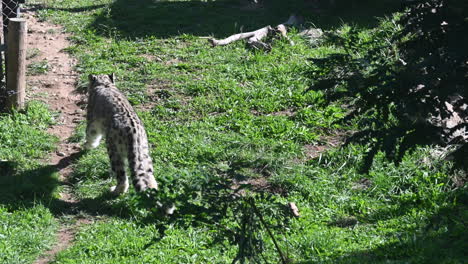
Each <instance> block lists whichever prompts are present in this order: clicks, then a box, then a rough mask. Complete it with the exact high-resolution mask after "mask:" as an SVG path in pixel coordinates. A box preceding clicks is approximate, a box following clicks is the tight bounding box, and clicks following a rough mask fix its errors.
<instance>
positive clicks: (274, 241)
mask: <svg viewBox="0 0 468 264" xmlns="http://www.w3.org/2000/svg"><path fill="white" fill-rule="evenodd" d="M247 201H248V202H249V203H250V205H251V206H252V208H253V209H254V212H255V214H256V215H257V216H258V218H259V219H260V222H261V223H262V225H263V227H265V229H266V231H267V232H268V235H269V236H270V237H271V239H272V240H273V244H275V247H276V250H277V251H278V254H279V255H280V258H281V262H282V263H283V264H287V263H288V262H287V261H286V258H285V257H284V254H283V251H281V248H280V247H279V245H278V243H277V242H276V239H275V237H274V236H273V233H272V232H271V230H270V229H269V228H268V226H267V224H266V222H265V220H263V216H262V214H261V213H260V211H259V210H258V208H257V206H256V205H255V202H254V201H253V199H248V200H247Z"/></svg>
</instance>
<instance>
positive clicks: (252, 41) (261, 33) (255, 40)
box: [208, 15, 302, 50]
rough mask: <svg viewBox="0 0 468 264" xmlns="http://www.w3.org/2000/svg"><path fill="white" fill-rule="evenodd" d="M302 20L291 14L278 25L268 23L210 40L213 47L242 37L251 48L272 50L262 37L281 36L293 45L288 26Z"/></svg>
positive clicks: (295, 24) (297, 23)
mask: <svg viewBox="0 0 468 264" xmlns="http://www.w3.org/2000/svg"><path fill="white" fill-rule="evenodd" d="M301 21H302V18H300V17H297V16H296V15H291V16H290V17H289V19H288V20H287V21H286V22H284V23H281V24H279V25H277V26H276V27H271V26H269V25H268V26H266V27H263V28H260V29H257V30H255V31H251V32H245V33H238V34H234V35H232V36H229V37H227V38H225V39H219V40H218V39H215V38H209V39H208V42H209V43H210V44H211V46H212V47H216V46H224V45H228V44H230V43H232V42H235V41H238V40H241V39H247V45H248V46H249V47H251V48H255V49H263V50H271V45H270V44H268V43H266V42H263V41H262V39H264V38H266V37H272V36H279V37H282V38H286V39H287V40H288V41H289V43H290V44H291V45H294V42H293V41H292V40H290V39H289V38H288V36H287V35H286V34H287V31H288V27H292V26H297V25H299V24H300V23H301Z"/></svg>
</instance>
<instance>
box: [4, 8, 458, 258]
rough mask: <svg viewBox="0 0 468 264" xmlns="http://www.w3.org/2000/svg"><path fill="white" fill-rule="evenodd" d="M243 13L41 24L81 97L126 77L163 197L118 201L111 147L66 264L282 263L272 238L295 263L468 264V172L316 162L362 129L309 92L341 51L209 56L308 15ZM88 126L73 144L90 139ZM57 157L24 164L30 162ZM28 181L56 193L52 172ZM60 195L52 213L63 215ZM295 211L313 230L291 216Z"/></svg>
mask: <svg viewBox="0 0 468 264" xmlns="http://www.w3.org/2000/svg"><path fill="white" fill-rule="evenodd" d="M239 3H240V2H239V1H208V2H203V1H157V2H153V1H137V2H131V1H120V0H117V1H109V0H101V1H88V0H80V1H69V0H64V1H49V2H48V8H46V9H41V11H40V14H41V16H42V18H43V19H47V20H51V21H54V22H56V23H60V24H63V25H64V26H65V28H66V30H67V31H69V32H73V35H72V36H71V40H72V43H73V45H72V46H71V47H70V48H68V52H70V53H71V54H73V56H75V57H77V58H78V59H79V64H78V66H77V70H78V71H79V72H80V74H81V81H80V84H79V88H80V89H81V88H84V87H85V86H86V76H87V74H89V73H110V72H114V73H116V75H117V86H118V87H119V89H121V90H122V91H123V92H124V93H125V94H126V95H127V96H128V98H129V100H130V101H131V103H132V104H134V105H135V107H136V108H137V109H139V111H138V114H139V116H140V117H141V119H142V120H143V122H144V124H145V127H146V130H147V132H148V137H149V141H150V144H151V146H152V148H151V155H152V158H153V162H154V167H155V176H156V178H157V180H158V182H160V185H161V190H160V191H159V192H158V193H157V194H155V196H152V197H150V198H147V197H145V196H144V195H143V196H142V195H137V194H135V192H134V191H133V189H131V190H130V193H129V194H128V195H126V196H121V197H118V198H115V199H113V198H112V197H110V196H109V193H108V188H109V187H110V186H111V185H112V183H113V181H114V179H112V178H110V176H109V175H108V170H109V161H108V158H107V155H106V152H105V147H104V146H101V147H100V148H98V149H97V150H93V151H89V152H87V153H85V154H84V155H83V156H81V157H80V158H79V159H78V160H77V162H76V164H75V165H74V174H73V175H72V179H71V182H72V183H73V187H74V188H73V189H72V191H73V193H74V194H75V195H76V197H78V198H80V199H81V203H80V205H79V209H80V210H81V211H82V213H84V214H91V215H98V216H100V217H101V219H102V220H101V221H98V222H96V223H93V224H90V225H84V226H83V227H82V228H81V229H80V231H79V232H78V235H77V237H76V241H75V243H74V244H73V245H72V246H71V247H70V248H69V249H67V250H65V251H63V252H61V253H60V254H59V255H58V257H57V260H56V262H55V263H111V262H112V263H231V262H232V261H233V260H234V259H237V260H243V259H244V260H245V259H247V260H250V261H251V262H254V261H257V262H262V263H263V262H266V263H278V262H279V256H278V252H277V250H276V249H275V246H274V243H273V240H272V238H271V237H270V235H269V234H268V232H267V228H268V229H269V230H271V231H272V232H273V234H274V237H275V239H276V240H277V242H278V244H279V246H280V248H281V249H282V251H283V252H284V254H286V255H287V257H288V258H290V259H292V260H294V261H295V262H297V263H389V262H390V263H463V262H464V259H465V258H464V255H463V252H464V249H465V248H466V245H467V240H466V237H467V236H466V228H465V220H464V219H466V216H467V215H466V212H467V210H466V209H467V197H466V186H464V185H462V186H458V187H455V185H456V184H455V182H457V180H456V179H457V177H458V178H460V177H461V179H463V177H464V176H463V173H462V172H458V171H457V170H456V169H455V168H454V167H453V166H452V164H451V163H450V162H447V161H444V160H441V159H440V158H439V157H437V156H436V155H434V153H435V151H434V149H435V147H428V148H419V149H417V150H415V151H413V152H408V153H407V154H406V156H405V157H404V159H403V161H402V162H401V164H399V165H398V166H397V165H395V164H394V163H392V162H389V161H388V160H387V159H386V158H385V155H384V154H383V153H378V154H377V156H376V158H375V160H374V162H373V164H371V168H370V170H369V172H368V173H366V174H363V173H361V170H360V166H361V165H362V163H363V159H364V153H365V152H366V150H367V147H368V146H367V145H356V144H354V145H347V146H346V147H343V148H339V149H338V148H337V149H331V150H330V151H329V152H328V153H325V154H322V155H320V156H319V157H318V158H315V159H309V158H307V153H306V152H307V149H308V147H309V148H310V146H314V145H319V144H323V143H324V141H326V139H327V138H330V137H333V136H334V135H335V134H337V133H340V134H341V133H342V132H343V131H349V130H353V129H354V128H355V125H354V124H352V123H336V122H335V121H337V120H339V119H340V118H341V117H343V115H344V114H345V113H346V112H347V111H348V109H346V108H345V107H343V106H342V105H341V103H340V102H335V103H332V104H327V103H326V102H327V101H326V100H325V99H326V98H324V94H323V93H322V92H319V91H309V90H308V88H309V86H310V85H311V83H312V81H313V80H310V79H309V78H308V75H307V73H308V72H309V71H310V68H311V66H310V65H309V63H308V62H307V60H306V59H307V58H311V57H315V58H321V57H324V56H326V55H327V54H332V53H334V52H340V51H341V50H340V49H338V48H337V47H335V46H333V45H331V44H327V45H323V44H322V45H318V46H311V45H310V44H309V43H308V42H307V40H305V39H303V38H302V37H300V36H299V35H298V32H296V31H293V32H292V33H291V34H290V36H291V38H292V40H293V41H294V42H295V43H296V45H294V46H291V45H289V43H288V42H286V41H282V40H278V41H275V42H274V43H273V49H272V51H271V52H270V53H264V52H258V51H252V50H249V49H247V48H246V47H245V45H244V44H242V43H241V42H239V43H233V44H231V45H229V46H225V47H216V48H211V47H210V46H209V45H208V43H207V41H206V39H201V38H198V37H199V36H208V35H213V36H215V37H225V36H228V35H230V34H233V33H237V32H239V31H240V30H241V27H242V28H243V30H244V31H248V30H250V29H256V28H258V27H260V26H264V25H265V24H275V23H279V22H280V21H283V19H286V18H287V16H289V13H290V11H291V10H295V9H296V8H297V6H295V5H296V4H297V3H296V2H295V1H292V2H291V3H289V4H284V1H281V3H280V1H271V3H268V4H265V7H264V8H262V9H258V10H248V9H247V10H246V9H245V6H244V5H242V4H239ZM280 6H281V8H279V7H280ZM301 10H303V9H301ZM304 10H305V9H304ZM304 13H307V12H305V11H304ZM379 14H380V13H379ZM376 15H377V14H376ZM356 16H357V15H356ZM350 17H352V16H351V15H349V14H348V16H343V20H345V21H346V22H349V23H355V25H354V26H356V27H360V28H365V27H368V26H369V24H372V23H373V22H372V21H364V22H363V21H358V19H357V18H355V20H353V19H351V18H350ZM306 19H308V21H310V22H313V23H314V24H316V25H318V26H320V27H323V28H324V29H331V28H337V27H338V26H337V25H338V24H339V23H338V22H339V18H336V17H334V16H332V15H330V14H320V15H317V16H316V17H315V16H314V20H311V17H307V16H306ZM348 19H349V20H348ZM361 19H362V17H361ZM239 21H242V24H241V22H239ZM343 28H344V29H343ZM343 28H342V31H343V32H345V31H346V28H348V29H349V27H346V26H344V27H343ZM366 34H372V31H365V32H364V33H363V35H362V38H363V39H366V38H367V37H368V36H367V35H366ZM357 56H358V55H357ZM28 113H29V111H28ZM22 118H26V117H22ZM26 119H27V118H26ZM5 120H7V119H5ZM34 120H35V119H34ZM5 122H11V125H9V126H5V127H8V129H13V128H12V127H15V126H14V125H13V124H15V123H14V121H13V120H12V121H5ZM27 122H30V121H27ZM27 122H26V124H27V125H29V124H30V123H27ZM0 124H1V123H0ZM1 127H2V126H1V125H0V128H1ZM84 127H85V126H80V127H79V129H78V131H77V132H76V133H75V135H74V136H73V138H72V139H71V140H72V141H73V142H80V141H83V140H84V139H83V137H84V133H83V130H84ZM5 129H7V128H5ZM23 129H26V128H23ZM21 131H23V130H21ZM15 133H16V134H18V133H19V132H18V131H16V130H15V131H5V134H3V133H2V134H0V137H3V136H4V135H6V137H12V136H11V135H14V134H15ZM21 133H25V132H21ZM28 133H30V132H28ZM31 133H32V132H31ZM9 135H10V136H9ZM28 136H29V135H28V134H25V135H24V137H25V138H28ZM44 137H46V136H44ZM10 141H11V138H10ZM1 142H3V141H1ZM6 142H8V141H6ZM12 142H13V141H12ZM0 144H2V143H0ZM15 144H16V143H15ZM15 144H14V143H8V145H6V147H7V148H8V149H10V148H15V146H17V145H18V144H16V145H15ZM27 144H32V143H31V142H29V141H27V143H26V145H27ZM22 146H23V145H19V147H18V148H19V149H20V150H21V147H22ZM40 146H42V145H40ZM47 146H49V145H47ZM30 149H35V151H39V152H38V153H35V152H33V153H28V150H30ZM51 149H52V148H51V147H50V146H49V147H47V148H44V149H43V150H41V147H37V146H35V147H34V148H26V149H24V150H22V151H21V152H18V153H17V154H15V153H16V152H13V154H10V155H13V156H14V157H20V156H21V155H23V156H24V158H23V159H25V160H29V159H34V158H36V157H39V156H41V155H43V153H44V151H50V150H51ZM0 153H2V152H1V150H0ZM5 153H8V152H6V151H5ZM2 155H7V154H2ZM15 155H16V156H15ZM13 156H12V157H13ZM12 157H8V160H10V159H12ZM39 169H40V168H39ZM42 169H45V170H46V169H47V168H42ZM37 172H39V174H37ZM15 173H16V172H15ZM26 175H47V177H51V179H49V183H54V180H53V178H54V177H53V175H51V174H50V173H42V171H41V170H36V174H31V173H28V171H26ZM39 178H40V177H39ZM45 180H47V178H45ZM249 183H255V184H253V185H252V184H250V185H249ZM55 184H56V182H55ZM46 186H47V185H46ZM54 186H55V185H54V184H51V186H50V188H47V189H48V193H49V195H48V196H46V197H47V198H48V199H49V200H50V201H52V202H51V203H50V205H48V208H49V209H50V210H52V211H53V212H54V213H60V212H63V211H61V210H60V208H59V209H57V207H56V206H57V205H56V202H57V201H56V199H55V198H54V197H55V196H54V192H55V191H56V190H55V189H54ZM236 186H237V187H238V188H239V189H238V192H237V193H236V192H235V190H234V189H235V188H236ZM44 192H45V191H44V190H42V192H41V193H44ZM11 193H13V194H14V195H20V194H18V192H11ZM19 193H21V192H19ZM155 199H156V200H160V201H163V202H165V203H175V204H176V206H177V208H178V210H177V211H176V213H175V215H173V216H170V217H168V216H163V215H162V214H161V212H160V211H161V210H160V209H159V208H158V207H157V206H156V205H155V201H154V200H155ZM30 201H32V200H31V199H30ZM252 201H253V204H254V205H253V204H252ZM288 202H294V203H296V204H297V206H298V207H299V210H300V214H301V216H300V217H299V218H293V217H291V216H290V215H289V212H288V211H287V209H286V204H287V203H288ZM33 208H34V207H33ZM17 210H20V209H17ZM258 213H260V214H261V215H262V216H263V218H264V220H265V222H266V225H267V227H265V225H264V224H263V223H262V222H261V221H260V218H259V216H258Z"/></svg>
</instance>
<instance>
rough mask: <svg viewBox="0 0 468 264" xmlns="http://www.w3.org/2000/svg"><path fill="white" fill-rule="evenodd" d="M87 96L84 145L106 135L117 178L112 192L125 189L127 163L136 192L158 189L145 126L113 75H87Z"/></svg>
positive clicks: (96, 144)
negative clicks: (118, 86)
mask: <svg viewBox="0 0 468 264" xmlns="http://www.w3.org/2000/svg"><path fill="white" fill-rule="evenodd" d="M88 96H89V97H88V98H89V99H88V109H87V122H88V125H87V127H86V143H85V148H86V149H91V148H95V147H97V146H98V145H99V142H100V140H101V137H102V136H105V138H106V144H107V152H108V154H109V158H110V161H111V169H112V173H113V174H115V176H116V177H117V185H116V186H113V187H112V188H111V191H112V192H113V193H114V194H117V195H118V194H121V193H125V192H127V190H128V186H129V183H128V177H127V170H126V167H127V165H128V166H129V167H130V173H131V176H132V182H133V185H134V186H135V189H136V190H137V191H144V190H145V189H148V188H154V189H157V188H158V184H157V183H156V180H155V179H154V176H153V165H152V162H151V157H150V155H149V148H148V139H147V136H146V132H145V129H144V127H143V124H142V123H141V120H140V119H139V118H138V116H137V115H136V113H135V111H134V110H133V108H132V106H131V105H130V103H129V102H128V100H127V98H125V96H124V95H123V94H122V93H121V92H120V91H119V90H117V87H116V86H115V84H114V75H90V76H89V87H88Z"/></svg>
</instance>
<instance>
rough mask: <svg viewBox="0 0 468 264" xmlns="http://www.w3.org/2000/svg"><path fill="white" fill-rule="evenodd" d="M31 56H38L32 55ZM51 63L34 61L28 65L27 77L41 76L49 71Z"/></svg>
mask: <svg viewBox="0 0 468 264" xmlns="http://www.w3.org/2000/svg"><path fill="white" fill-rule="evenodd" d="M31 56H36V55H34V54H32V55H31ZM49 67H50V66H49V62H48V61H47V60H45V59H44V60H42V61H34V62H31V63H30V64H28V67H27V72H26V73H27V75H41V74H45V73H47V72H48V71H49Z"/></svg>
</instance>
